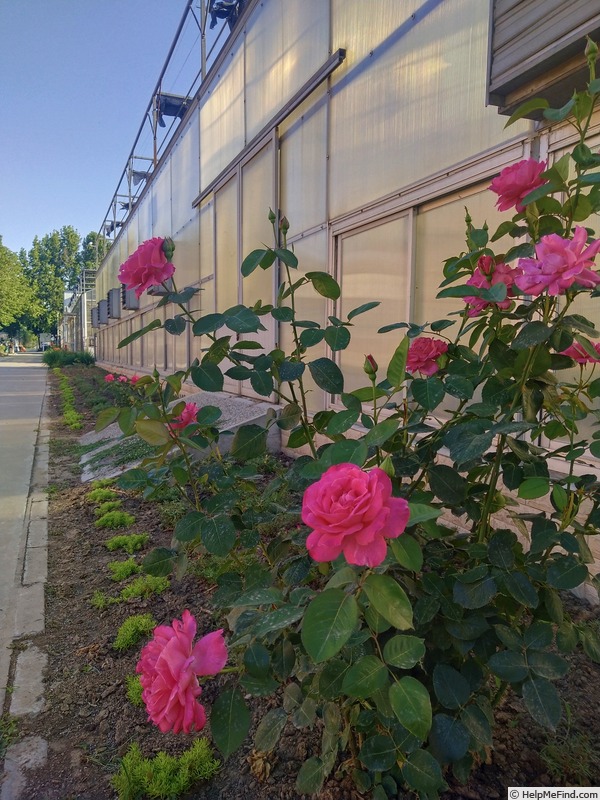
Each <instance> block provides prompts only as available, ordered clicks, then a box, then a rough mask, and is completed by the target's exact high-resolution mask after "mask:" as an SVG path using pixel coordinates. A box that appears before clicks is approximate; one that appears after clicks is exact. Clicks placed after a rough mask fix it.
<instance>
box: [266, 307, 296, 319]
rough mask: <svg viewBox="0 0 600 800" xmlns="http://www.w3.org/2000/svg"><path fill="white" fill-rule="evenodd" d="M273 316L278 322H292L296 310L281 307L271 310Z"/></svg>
mask: <svg viewBox="0 0 600 800" xmlns="http://www.w3.org/2000/svg"><path fill="white" fill-rule="evenodd" d="M271 316H272V317H273V319H276V320H277V322H291V321H292V320H293V319H294V310H293V309H292V308H289V307H288V306H279V307H278V308H273V309H271Z"/></svg>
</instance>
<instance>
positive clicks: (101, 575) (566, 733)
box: [19, 368, 600, 800]
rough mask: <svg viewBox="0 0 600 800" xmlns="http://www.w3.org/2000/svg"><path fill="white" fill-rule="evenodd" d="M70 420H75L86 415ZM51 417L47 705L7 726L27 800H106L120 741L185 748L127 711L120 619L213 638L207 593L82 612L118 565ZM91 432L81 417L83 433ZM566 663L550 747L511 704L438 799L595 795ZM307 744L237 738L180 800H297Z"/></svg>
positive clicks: (577, 672) (131, 668)
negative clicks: (480, 751)
mask: <svg viewBox="0 0 600 800" xmlns="http://www.w3.org/2000/svg"><path fill="white" fill-rule="evenodd" d="M76 369H77V368H76ZM80 369H81V368H80ZM88 369H89V368H88ZM82 372H83V374H85V370H83V371H82ZM80 411H82V412H84V413H85V409H80ZM52 418H53V419H52V438H53V445H52V449H51V459H50V470H51V474H50V491H49V497H50V511H49V573H48V583H47V586H46V630H45V632H44V633H43V634H42V635H40V636H38V637H36V639H35V644H36V645H37V646H38V647H40V648H43V649H44V650H45V651H46V652H47V653H48V659H49V661H48V669H47V674H46V707H45V710H44V711H43V712H42V713H40V714H38V715H36V716H35V717H32V718H21V719H20V720H19V735H21V736H25V735H39V736H42V737H44V738H45V739H47V740H48V742H49V759H48V763H47V765H46V766H45V767H44V768H43V769H40V770H37V771H35V772H31V773H30V774H29V784H28V789H27V792H26V800H27V799H28V798H31V800H112V798H114V797H116V793H115V792H114V790H113V789H112V787H111V784H110V781H111V776H112V775H113V774H114V772H115V771H116V770H117V769H118V766H119V759H120V757H121V756H123V755H124V753H125V752H126V751H127V749H128V747H129V746H130V744H131V743H132V742H137V743H138V744H139V746H140V748H141V750H142V752H143V753H144V755H145V756H151V755H153V754H156V753H157V752H158V751H159V750H167V751H168V752H172V753H177V752H180V751H181V750H182V749H184V748H186V747H189V745H190V744H191V737H186V736H182V735H180V736H175V735H171V734H167V735H165V734H161V733H160V732H159V731H158V729H156V728H155V727H154V726H153V725H152V724H150V723H148V722H147V719H146V713H145V710H144V709H143V708H137V707H135V706H133V705H132V704H131V703H130V702H129V701H128V700H127V697H126V690H125V677H126V676H127V675H131V674H134V672H135V665H136V662H137V659H138V655H139V649H138V648H133V650H130V651H126V652H125V653H123V654H119V653H118V652H116V651H115V650H114V649H113V647H112V643H113V641H114V638H115V635H116V633H117V630H118V628H119V626H120V625H121V623H122V622H123V621H124V620H125V619H126V618H127V617H129V616H130V615H132V614H145V613H151V614H152V615H153V616H154V618H155V619H156V620H157V621H158V622H159V623H167V624H168V623H170V622H171V620H172V619H174V618H175V617H180V616H181V613H182V611H183V610H184V609H185V608H189V609H190V610H191V611H192V612H193V613H194V614H195V616H196V619H197V620H198V624H199V634H203V633H206V632H208V631H209V630H211V629H214V627H215V625H214V623H215V619H214V616H213V611H212V609H211V604H210V598H211V591H212V590H213V587H212V586H211V585H210V584H207V583H206V582H203V581H202V580H200V579H199V578H198V577H195V576H192V575H188V576H186V577H185V578H184V579H183V580H182V581H181V582H179V583H176V582H174V581H173V583H172V585H171V587H170V588H169V589H168V590H167V591H165V592H164V593H162V594H161V595H160V596H158V597H154V598H151V599H149V600H139V599H138V600H130V601H127V602H125V603H120V604H117V605H110V606H108V608H106V609H105V610H103V611H99V610H98V609H97V608H95V607H93V606H92V605H91V603H90V600H91V598H92V595H93V594H94V592H95V591H97V590H99V591H102V592H104V593H105V594H107V595H112V596H115V595H116V594H118V591H119V585H118V584H115V583H114V582H113V581H112V580H111V578H110V574H109V571H108V569H107V564H108V562H109V561H114V560H116V559H117V558H125V557H126V556H125V555H123V554H115V553H109V551H108V550H107V549H106V547H105V544H104V543H105V541H106V539H107V538H109V536H110V535H113V532H106V531H103V530H99V529H97V528H96V527H95V526H94V521H95V517H94V515H93V506H92V505H91V504H90V503H88V502H86V500H85V495H86V494H87V493H88V492H89V490H90V487H89V486H88V485H81V483H80V477H79V470H78V465H77V459H76V458H75V450H76V448H75V445H76V444H77V441H78V438H79V436H80V434H81V431H80V432H72V431H69V430H68V429H67V428H65V427H64V426H63V425H62V423H61V422H60V414H59V409H58V403H57V395H56V394H54V397H53V401H52ZM93 423H94V419H93V417H92V415H91V414H89V413H88V414H87V417H86V419H85V428H84V431H85V430H90V429H91V428H92V427H93ZM123 500H124V510H126V511H128V512H130V513H131V514H133V515H134V516H135V519H136V522H135V525H134V526H133V527H132V528H131V529H129V530H128V532H139V533H149V534H150V543H149V545H148V549H149V548H152V547H155V546H160V545H163V546H168V545H169V542H170V539H171V530H170V529H169V528H168V526H165V525H164V524H163V523H161V518H160V516H159V514H158V513H157V509H156V506H154V505H152V504H149V503H144V502H142V501H141V499H139V498H136V497H132V496H131V495H125V494H124V495H123ZM114 533H117V532H116V531H115V532H114ZM569 602H570V605H571V610H572V612H574V613H576V614H577V615H579V616H580V617H583V618H585V619H590V620H593V619H595V620H596V621H598V619H599V614H598V611H597V610H595V609H592V608H590V607H589V606H587V605H584V604H578V603H577V602H576V601H575V600H570V601H569ZM220 624H222V623H220ZM596 624H598V623H596ZM572 662H573V663H572V669H571V670H570V672H569V673H568V675H567V676H566V677H565V678H564V679H563V680H562V681H560V682H559V684H558V687H559V690H560V691H561V693H562V697H563V699H564V703H565V709H566V710H567V713H566V714H565V715H564V717H566V719H567V720H568V722H569V724H568V726H567V723H566V722H565V723H564V724H563V725H562V726H561V728H560V729H559V731H558V732H557V734H556V735H551V734H549V733H548V732H546V731H545V730H543V729H542V728H540V727H539V726H538V725H537V724H536V723H535V722H533V721H532V720H531V718H530V717H529V715H528V714H527V712H526V711H525V710H524V708H523V706H522V704H521V700H520V699H519V698H518V697H515V696H509V697H508V698H507V700H506V702H505V704H504V707H503V708H502V709H501V710H500V712H499V715H498V720H499V724H498V726H497V729H496V731H495V739H494V747H493V749H492V750H490V753H489V758H488V763H486V764H483V765H481V766H480V767H479V768H478V770H477V771H476V772H475V773H474V774H473V776H472V778H471V780H470V782H469V783H468V785H467V786H464V787H461V786H457V785H455V782H454V781H453V780H452V778H449V784H450V787H451V789H450V791H449V792H447V793H446V794H445V795H444V798H445V800H449V799H450V798H467V800H479V799H480V798H481V800H483V799H484V798H492V800H494V798H504V797H506V791H507V787H509V786H566V785H575V786H577V785H579V786H581V785H583V786H585V785H587V786H600V747H599V745H598V742H599V741H600V714H599V713H598V709H599V708H600V666H599V665H597V664H593V663H592V662H590V660H589V659H588V658H587V657H585V656H584V655H583V654H580V653H578V654H575V655H574V656H573V657H572ZM217 689H218V683H216V682H209V683H207V685H206V687H205V688H204V691H203V695H202V700H203V702H204V703H205V705H206V706H207V707H208V708H209V707H210V704H211V699H212V698H214V696H215V693H216V691H217ZM251 702H252V703H253V706H252V707H253V709H254V713H255V717H254V721H255V724H256V723H257V722H258V720H259V719H260V718H261V717H262V715H263V714H264V713H265V711H266V710H267V708H269V707H272V706H274V705H276V704H277V701H276V699H275V700H273V699H266V700H262V699H257V700H253V701H251ZM319 740H320V732H319V731H318V730H316V729H315V730H313V731H308V732H304V731H298V730H295V729H294V728H293V727H292V726H291V725H288V727H287V728H286V729H285V731H284V735H283V737H282V740H281V743H280V746H279V748H278V749H277V751H276V752H275V753H274V754H270V755H269V756H267V757H266V758H262V757H260V756H259V755H257V754H256V753H253V751H252V744H251V740H250V739H248V743H247V744H246V745H244V746H243V747H242V748H241V749H240V750H239V751H238V752H237V753H236V754H234V755H233V756H232V757H231V758H230V759H229V760H228V761H227V762H226V763H225V764H224V765H223V767H222V769H221V771H220V773H219V774H218V776H217V777H216V778H215V779H214V780H213V781H211V782H210V783H209V784H205V785H201V786H198V787H197V788H196V789H195V790H194V791H193V792H191V793H190V794H189V798H203V799H206V800H236V799H237V798H251V799H252V798H256V800H286V799H287V798H298V797H305V795H298V794H297V793H296V791H295V788H294V782H295V776H296V773H297V771H298V769H299V768H300V766H301V764H302V762H303V761H304V760H305V759H306V758H307V757H308V756H310V755H318V751H319ZM334 772H335V771H334ZM410 796H412V795H408V794H406V795H399V797H410ZM319 797H320V798H321V799H322V800H350V798H359V797H361V795H359V794H358V792H357V791H356V790H355V789H354V788H353V784H352V782H351V781H350V779H349V778H347V777H340V776H339V773H337V777H336V774H334V775H333V776H332V777H331V778H330V780H329V781H328V782H327V784H326V785H325V787H324V789H323V791H322V792H321V794H320V795H319Z"/></svg>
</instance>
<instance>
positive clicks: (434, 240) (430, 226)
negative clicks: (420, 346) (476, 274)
mask: <svg viewBox="0 0 600 800" xmlns="http://www.w3.org/2000/svg"><path fill="white" fill-rule="evenodd" d="M496 199H497V197H496V195H495V194H494V193H493V192H491V191H490V190H489V189H488V184H485V185H482V186H480V187H479V188H478V189H477V190H475V191H474V192H471V193H470V192H468V191H467V192H465V193H463V194H461V195H458V196H457V195H453V197H452V198H448V200H447V201H445V202H444V201H440V204H439V205H437V206H434V207H431V206H429V207H428V206H425V207H423V208H422V209H419V210H418V214H417V235H416V244H415V291H414V307H413V313H412V321H413V322H417V323H419V324H422V323H424V322H433V321H434V320H436V319H445V318H446V317H447V316H448V314H450V313H451V312H453V311H456V310H457V309H460V308H462V307H464V304H463V302H462V300H460V299H457V298H452V299H444V300H436V294H437V293H438V291H439V285H440V283H441V282H442V280H443V272H442V270H443V265H444V261H445V260H446V259H447V258H451V257H452V256H458V255H460V254H461V253H464V252H465V250H466V241H465V229H466V226H465V206H466V207H467V208H468V209H469V213H470V215H471V217H472V219H473V225H475V227H478V228H480V227H482V226H483V224H484V222H486V221H487V223H488V225H489V228H490V232H491V233H493V232H494V231H495V230H496V228H497V226H498V225H499V224H500V222H502V221H504V220H505V219H508V218H509V217H507V215H506V214H500V213H499V212H498V211H497V210H496V208H495V205H494V204H495V201H496ZM513 243H514V242H513V240H512V239H509V240H508V241H506V240H500V241H498V242H495V243H494V245H493V247H494V248H495V250H496V252H498V253H501V252H505V251H506V250H507V249H508V248H509V247H510V246H511V245H512V244H513ZM450 319H456V317H450ZM457 324H458V323H457ZM447 333H448V335H451V334H452V329H448V331H447Z"/></svg>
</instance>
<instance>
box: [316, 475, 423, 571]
mask: <svg viewBox="0 0 600 800" xmlns="http://www.w3.org/2000/svg"><path fill="white" fill-rule="evenodd" d="M408 516H409V510H408V503H407V502H406V500H404V498H401V497H392V482H391V480H390V479H389V477H388V476H387V475H386V473H385V472H384V471H383V470H382V469H378V468H377V467H376V468H375V469H372V470H370V471H369V472H365V471H364V470H362V469H361V468H360V467H357V466H356V465H355V464H336V465H335V466H333V467H329V469H328V470H327V471H326V472H325V473H324V474H323V475H322V476H321V478H320V480H318V481H317V482H316V483H313V484H312V485H311V486H309V487H308V489H307V490H306V491H305V492H304V497H303V500H302V520H303V522H304V523H305V524H306V525H308V527H309V528H312V529H313V530H312V533H311V534H310V535H309V536H308V538H307V540H306V547H307V549H308V552H309V553H310V555H311V557H312V558H314V560H315V561H333V560H334V559H336V558H337V557H338V556H339V555H340V554H341V553H343V554H344V558H345V559H346V561H347V562H348V563H349V564H358V565H363V566H367V567H376V566H378V565H379V564H381V562H382V561H383V560H384V558H385V556H386V553H387V542H386V539H395V538H396V537H397V536H400V534H401V533H402V532H403V531H404V529H405V528H406V525H407V523H408Z"/></svg>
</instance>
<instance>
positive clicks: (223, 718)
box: [210, 689, 250, 759]
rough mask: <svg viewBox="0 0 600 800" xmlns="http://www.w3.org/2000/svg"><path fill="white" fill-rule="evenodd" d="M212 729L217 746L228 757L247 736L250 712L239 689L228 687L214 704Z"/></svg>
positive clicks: (211, 717) (224, 756) (211, 718)
mask: <svg viewBox="0 0 600 800" xmlns="http://www.w3.org/2000/svg"><path fill="white" fill-rule="evenodd" d="M210 729H211V733H212V737H213V740H214V742H215V744H216V746H217V747H218V748H219V750H220V751H221V753H222V754H223V758H225V759H227V758H229V756H230V755H231V754H232V753H233V752H235V751H236V750H237V749H238V747H239V746H240V745H241V744H242V742H243V741H244V739H245V738H246V736H247V734H248V731H249V729H250V712H249V711H248V708H247V706H246V703H245V702H244V698H243V697H242V694H241V692H240V691H239V690H238V689H226V690H225V691H224V692H221V694H220V695H219V697H217V699H216V701H215V702H214V703H213V705H212V709H211V713H210Z"/></svg>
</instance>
